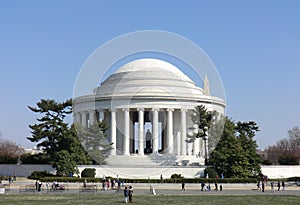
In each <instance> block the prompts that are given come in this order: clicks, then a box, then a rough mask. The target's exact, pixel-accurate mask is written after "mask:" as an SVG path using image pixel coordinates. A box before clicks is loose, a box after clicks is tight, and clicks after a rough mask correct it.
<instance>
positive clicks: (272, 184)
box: [271, 182, 274, 192]
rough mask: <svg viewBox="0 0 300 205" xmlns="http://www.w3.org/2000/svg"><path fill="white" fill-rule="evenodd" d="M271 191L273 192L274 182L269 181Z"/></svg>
mask: <svg viewBox="0 0 300 205" xmlns="http://www.w3.org/2000/svg"><path fill="white" fill-rule="evenodd" d="M271 192H274V182H271Z"/></svg>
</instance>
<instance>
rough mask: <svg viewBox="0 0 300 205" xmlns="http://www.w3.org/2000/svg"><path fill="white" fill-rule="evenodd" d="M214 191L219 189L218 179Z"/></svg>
mask: <svg viewBox="0 0 300 205" xmlns="http://www.w3.org/2000/svg"><path fill="white" fill-rule="evenodd" d="M214 191H218V183H217V181H215V189H214Z"/></svg>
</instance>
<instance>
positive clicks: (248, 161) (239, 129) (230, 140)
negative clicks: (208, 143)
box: [210, 118, 260, 178]
mask: <svg viewBox="0 0 300 205" xmlns="http://www.w3.org/2000/svg"><path fill="white" fill-rule="evenodd" d="M256 131H258V127H257V125H256V123H254V122H250V123H249V122H246V123H242V122H238V123H237V124H235V123H234V122H233V121H232V120H230V119H228V118H225V125H224V130H223V134H222V136H221V139H220V141H219V142H218V145H217V146H216V148H215V150H214V151H213V152H212V154H211V156H210V163H211V165H213V166H214V168H215V170H216V171H217V172H218V173H219V174H224V176H225V177H245V178H250V177H257V176H258V175H259V174H260V166H259V163H260V158H259V156H258V155H257V154H256V147H257V145H256V142H255V140H253V137H254V136H255V132H256Z"/></svg>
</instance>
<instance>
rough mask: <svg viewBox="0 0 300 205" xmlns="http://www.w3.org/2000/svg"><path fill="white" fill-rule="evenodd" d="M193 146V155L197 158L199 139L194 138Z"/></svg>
mask: <svg viewBox="0 0 300 205" xmlns="http://www.w3.org/2000/svg"><path fill="white" fill-rule="evenodd" d="M193 145H194V147H193V155H194V156H199V147H200V139H199V138H196V139H195V141H194V144H193Z"/></svg>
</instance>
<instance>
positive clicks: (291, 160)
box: [262, 126, 300, 165]
mask: <svg viewBox="0 0 300 205" xmlns="http://www.w3.org/2000/svg"><path fill="white" fill-rule="evenodd" d="M262 158H263V163H264V164H266V165H271V164H281V165H299V161H300V128H299V127H298V126H296V127H294V128H292V129H290V130H289V131H288V133H287V137H286V138H284V139H282V140H279V141H278V142H277V143H276V144H275V145H271V146H269V147H267V148H266V149H265V150H264V152H263V154H262Z"/></svg>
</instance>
